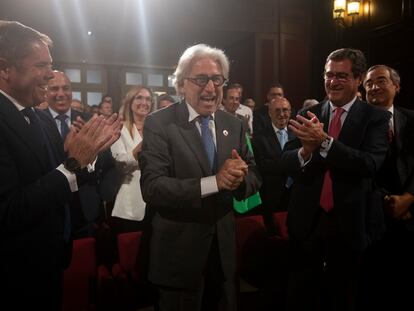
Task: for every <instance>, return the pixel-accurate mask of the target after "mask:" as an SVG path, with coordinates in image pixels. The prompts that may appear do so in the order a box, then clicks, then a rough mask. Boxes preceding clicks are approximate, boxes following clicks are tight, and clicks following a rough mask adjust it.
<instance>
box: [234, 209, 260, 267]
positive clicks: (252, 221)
mask: <svg viewBox="0 0 414 311" xmlns="http://www.w3.org/2000/svg"><path fill="white" fill-rule="evenodd" d="M265 236H266V226H265V224H264V221H263V217H262V216H261V215H253V216H245V217H238V218H236V243H237V253H238V258H239V261H240V258H241V256H242V252H243V251H244V249H245V248H246V247H248V246H249V245H250V244H251V243H255V240H257V239H262V238H264V237H265Z"/></svg>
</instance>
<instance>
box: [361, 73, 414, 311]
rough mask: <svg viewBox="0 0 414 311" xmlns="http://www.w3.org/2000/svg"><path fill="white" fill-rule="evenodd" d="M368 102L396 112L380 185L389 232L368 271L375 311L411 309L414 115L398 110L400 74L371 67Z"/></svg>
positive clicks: (367, 92)
mask: <svg viewBox="0 0 414 311" xmlns="http://www.w3.org/2000/svg"><path fill="white" fill-rule="evenodd" d="M364 87H365V90H366V97H367V101H368V103H370V104H372V105H375V106H378V107H380V108H382V109H384V110H385V111H388V112H389V113H390V114H391V116H392V117H391V119H390V122H389V129H388V132H389V142H390V148H389V149H388V152H387V156H386V158H385V161H384V164H383V165H382V167H381V169H380V170H379V172H378V174H377V177H376V182H377V184H378V185H379V186H380V187H381V189H382V192H383V199H384V211H385V216H386V224H387V231H386V233H385V236H384V238H383V239H382V241H381V242H380V243H379V245H378V246H377V247H376V248H374V249H373V250H372V254H371V255H372V257H370V259H372V260H369V261H368V262H367V269H369V270H371V271H373V273H372V274H371V277H373V279H372V282H371V283H370V284H369V288H371V289H373V290H372V292H371V293H372V294H373V295H372V297H371V298H373V299H372V300H371V301H370V302H371V303H377V304H378V305H377V306H372V305H369V307H370V308H372V309H390V310H391V309H392V310H405V309H406V306H407V305H410V304H411V303H412V302H411V301H412V299H411V295H412V293H413V291H414V288H413V285H412V283H411V282H407V281H406V280H407V279H412V277H414V268H413V262H414V256H413V255H412V247H413V245H414V218H413V215H414V204H413V203H414V111H412V110H408V109H404V108H401V107H396V106H395V105H394V99H395V96H396V95H397V94H398V93H399V91H400V76H399V74H398V72H397V71H396V70H395V69H393V68H391V67H389V66H386V65H375V66H372V67H371V68H369V69H368V71H367V75H366V77H365V80H364Z"/></svg>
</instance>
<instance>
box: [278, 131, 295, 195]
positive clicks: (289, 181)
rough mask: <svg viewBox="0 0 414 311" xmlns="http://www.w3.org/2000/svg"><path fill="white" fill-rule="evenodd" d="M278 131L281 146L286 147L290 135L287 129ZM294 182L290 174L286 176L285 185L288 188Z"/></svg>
mask: <svg viewBox="0 0 414 311" xmlns="http://www.w3.org/2000/svg"><path fill="white" fill-rule="evenodd" d="M277 133H278V134H279V135H278V137H279V143H280V147H281V148H282V150H283V148H284V147H285V144H286V142H287V141H288V135H287V132H286V131H285V129H282V130H278V131H277ZM292 184H293V178H292V177H290V176H288V177H287V178H286V183H285V187H286V188H290V186H292Z"/></svg>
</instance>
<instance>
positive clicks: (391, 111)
mask: <svg viewBox="0 0 414 311" xmlns="http://www.w3.org/2000/svg"><path fill="white" fill-rule="evenodd" d="M388 111H389V112H390V113H391V115H392V116H393V115H394V105H391V107H390V108H388Z"/></svg>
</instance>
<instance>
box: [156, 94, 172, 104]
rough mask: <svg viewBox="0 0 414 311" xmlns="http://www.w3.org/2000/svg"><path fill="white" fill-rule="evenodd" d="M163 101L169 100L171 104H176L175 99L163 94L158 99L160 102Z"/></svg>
mask: <svg viewBox="0 0 414 311" xmlns="http://www.w3.org/2000/svg"><path fill="white" fill-rule="evenodd" d="M162 100H167V101H169V102H171V103H175V99H174V98H172V97H171V96H170V95H168V94H162V95H160V96H159V97H158V102H160V101H162Z"/></svg>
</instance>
